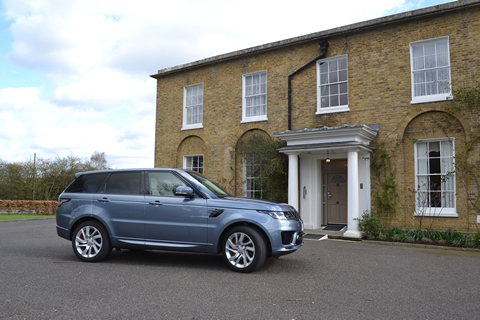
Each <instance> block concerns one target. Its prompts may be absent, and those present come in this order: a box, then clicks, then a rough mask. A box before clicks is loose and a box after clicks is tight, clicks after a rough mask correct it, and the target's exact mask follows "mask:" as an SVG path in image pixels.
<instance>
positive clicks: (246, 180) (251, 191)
mask: <svg viewBox="0 0 480 320" xmlns="http://www.w3.org/2000/svg"><path fill="white" fill-rule="evenodd" d="M248 158H250V159H252V158H253V163H249V162H248V161H247V159H248ZM249 166H253V167H256V166H257V167H260V172H261V171H262V168H261V166H262V164H261V163H259V162H258V158H257V157H255V155H252V154H250V155H246V154H244V155H243V196H244V197H247V198H255V195H256V194H258V195H260V198H259V199H263V192H264V190H263V189H260V190H257V189H256V186H257V184H256V183H255V179H258V178H259V177H256V176H249V175H247V173H248V172H249V171H250V172H252V170H248V167H249ZM260 174H261V173H260ZM252 185H253V186H254V188H250V186H252ZM252 195H253V196H252Z"/></svg>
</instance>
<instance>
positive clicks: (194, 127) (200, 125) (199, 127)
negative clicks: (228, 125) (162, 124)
mask: <svg viewBox="0 0 480 320" xmlns="http://www.w3.org/2000/svg"><path fill="white" fill-rule="evenodd" d="M193 129H203V124H199V125H194V126H188V127H183V128H182V131H183V130H193Z"/></svg>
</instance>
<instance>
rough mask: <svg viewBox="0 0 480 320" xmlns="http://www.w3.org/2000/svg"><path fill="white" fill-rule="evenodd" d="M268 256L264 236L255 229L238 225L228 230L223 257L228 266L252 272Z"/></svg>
mask: <svg viewBox="0 0 480 320" xmlns="http://www.w3.org/2000/svg"><path fill="white" fill-rule="evenodd" d="M266 258H267V248H266V245H265V240H264V239H263V237H262V236H261V235H260V234H259V233H258V232H257V231H256V230H254V229H252V228H250V227H246V226H238V227H235V228H233V229H231V230H229V231H228V232H227V234H226V235H225V237H224V241H223V259H224V261H225V262H226V264H227V265H228V267H229V268H230V269H232V270H234V271H238V272H245V273H246V272H252V271H254V270H256V269H258V268H260V267H261V266H262V265H263V264H264V263H265V260H266Z"/></svg>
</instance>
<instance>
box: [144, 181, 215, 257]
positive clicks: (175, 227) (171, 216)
mask: <svg viewBox="0 0 480 320" xmlns="http://www.w3.org/2000/svg"><path fill="white" fill-rule="evenodd" d="M146 183H147V184H148V190H149V192H148V193H149V194H148V195H146V196H145V203H146V205H145V238H146V245H147V247H154V248H158V249H174V250H186V251H205V250H206V249H205V248H206V241H207V227H208V216H207V206H206V205H207V204H206V200H205V199H203V198H201V197H197V196H196V197H194V198H186V197H183V196H175V189H176V188H177V187H179V186H187V184H186V183H185V182H184V181H183V180H182V179H180V178H179V177H178V176H176V175H175V174H174V172H173V171H150V172H148V173H147V179H146Z"/></svg>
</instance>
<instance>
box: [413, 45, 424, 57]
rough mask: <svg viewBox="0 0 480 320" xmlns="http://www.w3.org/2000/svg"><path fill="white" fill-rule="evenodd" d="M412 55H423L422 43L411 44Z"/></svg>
mask: <svg viewBox="0 0 480 320" xmlns="http://www.w3.org/2000/svg"><path fill="white" fill-rule="evenodd" d="M412 55H413V57H414V58H416V57H423V45H414V46H412Z"/></svg>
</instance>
